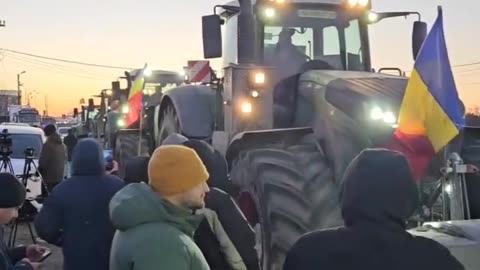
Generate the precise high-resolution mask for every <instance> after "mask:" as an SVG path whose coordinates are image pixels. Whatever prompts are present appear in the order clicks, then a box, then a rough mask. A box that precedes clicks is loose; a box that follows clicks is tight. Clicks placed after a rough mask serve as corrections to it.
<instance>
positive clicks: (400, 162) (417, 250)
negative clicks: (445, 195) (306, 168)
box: [283, 149, 464, 270]
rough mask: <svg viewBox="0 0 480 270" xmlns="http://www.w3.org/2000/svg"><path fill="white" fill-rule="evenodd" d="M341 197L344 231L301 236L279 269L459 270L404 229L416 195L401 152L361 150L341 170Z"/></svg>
mask: <svg viewBox="0 0 480 270" xmlns="http://www.w3.org/2000/svg"><path fill="white" fill-rule="evenodd" d="M341 197H342V199H341V208H342V216H343V219H344V221H345V227H343V228H340V229H332V230H324V231H317V232H312V233H309V234H306V235H304V236H303V237H301V238H300V239H299V240H298V241H297V242H296V243H295V244H294V245H293V247H292V248H291V249H290V251H289V252H288V254H287V257H286V260H285V264H284V267H283V269H284V270H313V269H336V270H354V269H355V270H356V269H369V270H377V269H378V270H380V269H410V270H414V269H415V270H416V269H418V270H420V269H436V270H444V269H445V270H447V269H448V270H463V269H464V267H463V266H462V264H461V263H460V262H459V261H458V260H457V259H456V258H455V257H453V256H452V254H451V253H450V251H449V250H448V249H447V248H445V247H444V246H442V245H441V244H439V243H437V242H435V241H434V240H431V239H427V238H424V237H418V236H413V235H411V234H410V233H408V232H407V231H406V221H407V219H408V218H409V217H410V216H411V215H412V214H413V213H414V211H415V209H416V207H417V204H418V193H417V187H416V185H415V183H414V179H413V175H412V173H411V171H410V168H409V165H408V163H407V160H406V158H405V157H404V156H403V155H402V154H401V153H398V152H395V151H390V150H385V149H367V150H364V151H362V152H361V153H360V154H359V155H358V156H357V157H356V158H355V159H354V160H353V161H352V162H351V164H350V165H349V167H348V168H347V170H346V172H345V176H344V179H343V190H342V196H341Z"/></svg>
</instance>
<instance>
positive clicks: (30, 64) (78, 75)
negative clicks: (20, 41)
mask: <svg viewBox="0 0 480 270" xmlns="http://www.w3.org/2000/svg"><path fill="white" fill-rule="evenodd" d="M8 57H9V61H12V62H15V63H17V64H19V65H22V66H30V67H35V68H40V69H44V70H48V71H52V72H57V73H63V74H67V75H71V76H75V77H79V78H84V79H90V80H97V81H105V79H101V78H98V77H91V76H84V75H80V74H78V73H72V72H68V71H64V70H58V68H57V70H55V69H52V67H48V66H45V65H41V64H39V63H36V62H33V61H28V60H21V59H18V58H14V57H12V56H8ZM22 62H23V63H22Z"/></svg>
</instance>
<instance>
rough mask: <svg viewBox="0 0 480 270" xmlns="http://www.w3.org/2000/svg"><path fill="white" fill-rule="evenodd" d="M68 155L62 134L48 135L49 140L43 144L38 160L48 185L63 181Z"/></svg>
mask: <svg viewBox="0 0 480 270" xmlns="http://www.w3.org/2000/svg"><path fill="white" fill-rule="evenodd" d="M66 157H67V153H66V147H65V145H64V144H63V142H62V138H61V137H60V135H59V134H58V133H53V134H52V135H50V136H48V138H47V141H46V142H45V143H44V144H43V147H42V151H41V152H40V158H39V160H38V164H39V169H40V172H41V174H42V178H43V181H45V183H46V184H47V185H55V184H57V183H59V182H60V181H62V179H63V175H64V169H65V160H66Z"/></svg>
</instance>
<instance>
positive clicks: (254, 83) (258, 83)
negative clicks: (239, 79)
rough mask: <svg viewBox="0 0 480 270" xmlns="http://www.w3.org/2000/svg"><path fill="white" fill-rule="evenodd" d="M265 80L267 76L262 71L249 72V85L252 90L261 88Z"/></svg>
mask: <svg viewBox="0 0 480 270" xmlns="http://www.w3.org/2000/svg"><path fill="white" fill-rule="evenodd" d="M266 81H267V76H266V75H265V72H263V71H253V72H250V74H249V80H248V83H249V86H250V88H251V89H253V90H259V89H263V88H264V87H265V83H266Z"/></svg>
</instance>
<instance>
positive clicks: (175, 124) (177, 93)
mask: <svg viewBox="0 0 480 270" xmlns="http://www.w3.org/2000/svg"><path fill="white" fill-rule="evenodd" d="M408 15H419V14H418V13H416V12H385V13H380V12H375V13H374V12H372V11H371V3H370V1H368V0H348V1H344V0H268V1H267V0H257V1H255V0H238V1H233V2H231V3H228V4H226V5H217V6H215V7H214V14H213V15H207V16H204V17H203V18H202V28H203V49H204V58H206V59H215V58H221V60H222V64H223V65H222V68H223V70H222V72H221V73H222V74H221V75H220V76H218V77H217V76H216V75H213V76H212V79H211V81H210V83H209V84H207V85H205V84H202V85H198V84H185V85H182V86H179V87H175V88H173V89H170V90H169V91H167V92H164V93H161V95H160V94H159V95H158V97H159V99H156V100H155V102H149V105H148V106H147V107H148V108H147V109H146V115H145V126H146V127H145V128H144V131H142V132H139V130H136V129H134V128H131V129H128V130H124V131H122V132H120V133H118V136H117V140H116V149H117V153H118V154H119V155H122V156H124V158H125V159H126V158H128V157H129V156H134V155H137V148H139V150H140V151H139V152H140V153H141V154H143V153H145V154H148V153H152V152H153V150H154V149H155V148H156V147H158V146H160V145H161V143H162V142H163V140H164V139H166V138H167V137H168V136H169V135H170V134H172V133H180V134H183V135H184V136H186V137H188V138H192V139H201V140H205V141H207V142H209V143H211V145H212V146H213V147H214V148H215V149H217V150H218V151H219V152H221V153H222V154H224V155H225V158H226V160H227V163H228V167H229V176H230V179H229V181H228V183H224V184H225V185H231V186H233V188H232V190H233V191H232V194H231V195H232V196H233V197H234V198H235V199H236V200H237V202H238V204H239V207H240V208H241V210H242V212H243V213H244V214H245V216H246V218H247V219H248V221H249V223H250V224H251V225H252V227H253V228H254V229H255V232H256V234H257V239H258V241H257V247H258V249H257V250H258V254H259V257H260V259H261V264H262V265H261V266H262V269H264V270H277V269H282V266H283V262H284V260H285V256H286V253H287V251H288V250H289V248H290V247H291V246H292V245H293V244H294V242H295V241H296V240H297V239H298V238H299V237H300V236H301V235H303V234H304V233H307V232H310V231H313V230H317V229H326V228H332V227H336V226H341V225H343V220H342V218H341V214H340V209H339V190H340V187H341V184H342V183H341V180H342V176H343V173H344V171H345V169H346V167H347V165H348V164H349V163H350V161H351V160H352V158H353V157H354V156H356V155H357V154H358V153H359V152H360V151H361V150H363V149H365V148H367V147H382V146H384V145H385V144H386V143H387V141H388V140H389V139H390V138H391V135H392V133H393V131H394V130H395V128H396V124H397V115H398V113H399V108H400V104H401V101H402V98H403V94H404V91H405V88H406V85H407V81H408V78H406V77H404V76H394V75H388V74H383V73H376V72H374V71H373V69H372V66H371V61H370V49H369V48H370V46H369V37H368V28H369V25H370V24H372V23H377V22H379V21H381V20H383V19H387V18H393V17H404V16H408ZM426 33H427V25H426V23H425V22H422V21H420V20H418V21H415V22H414V24H413V33H412V51H413V58H414V59H415V58H416V55H417V54H418V52H419V50H420V48H421V46H422V44H423V41H424V39H425V37H426ZM400 73H401V72H400ZM157 101H158V102H157ZM443 154H444V153H443V152H442V153H440V154H439V156H440V157H441V158H439V160H443V159H442V157H443V156H442V155H443ZM441 164H442V162H436V163H435V164H433V165H432V166H433V167H434V168H433V169H431V170H429V171H432V172H433V174H434V175H433V176H429V177H430V178H432V179H439V178H440V166H441ZM437 197H438V196H437Z"/></svg>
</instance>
